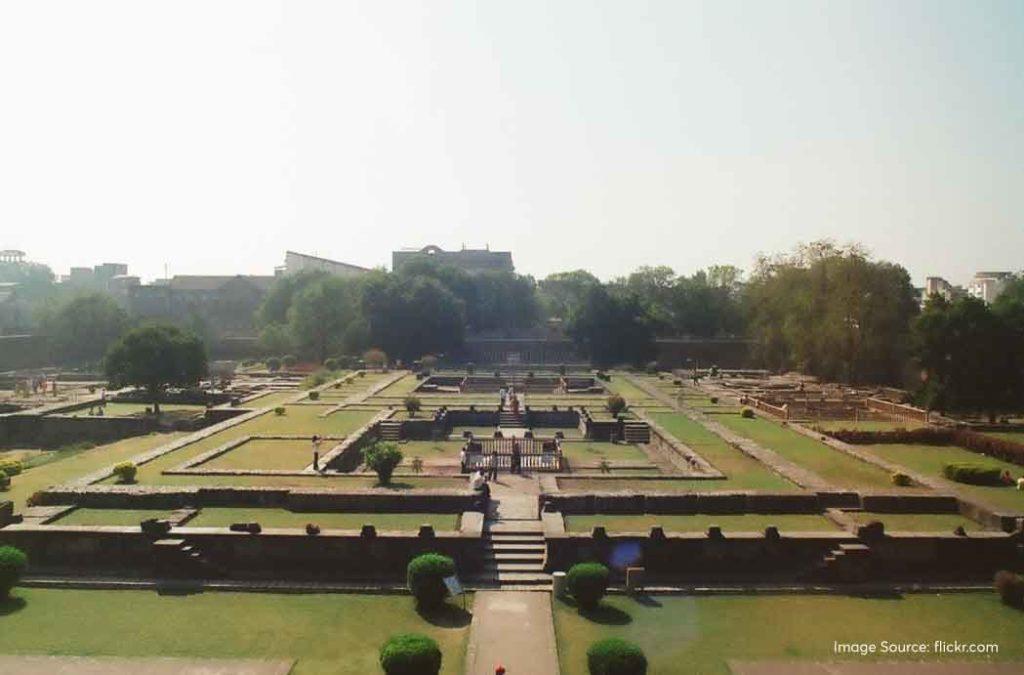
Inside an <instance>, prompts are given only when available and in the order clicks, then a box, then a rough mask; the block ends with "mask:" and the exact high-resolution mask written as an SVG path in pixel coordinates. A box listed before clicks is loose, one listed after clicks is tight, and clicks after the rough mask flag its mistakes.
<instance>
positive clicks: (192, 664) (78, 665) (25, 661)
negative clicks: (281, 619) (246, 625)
mask: <svg viewBox="0 0 1024 675" xmlns="http://www.w3.org/2000/svg"><path fill="white" fill-rule="evenodd" d="M292 665H293V662H292V661H290V660H277V661H260V660H257V659H171V658H117V657H86V656H0V673H17V674H18V675H288V673H289V672H291V669H292Z"/></svg>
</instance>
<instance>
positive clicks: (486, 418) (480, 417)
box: [448, 403, 498, 427]
mask: <svg viewBox="0 0 1024 675" xmlns="http://www.w3.org/2000/svg"><path fill="white" fill-rule="evenodd" d="M448 423H449V424H450V425H451V426H453V427H496V426H498V406H497V403H495V405H494V407H493V408H490V409H487V410H483V409H479V408H478V409H477V410H469V409H468V408H453V409H451V410H449V411H448Z"/></svg>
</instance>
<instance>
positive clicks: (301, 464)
mask: <svg viewBox="0 0 1024 675" xmlns="http://www.w3.org/2000/svg"><path fill="white" fill-rule="evenodd" d="M333 445H334V442H331V441H327V442H325V443H324V444H323V445H321V448H320V453H321V454H323V453H325V452H327V451H328V450H330V449H331V447H332V446H333ZM312 463H313V444H312V443H311V442H310V441H308V440H301V441H291V440H288V441H284V440H269V439H255V440H251V441H246V442H245V443H242V444H241V445H239V446H238V447H236V448H233V449H231V450H228V451H227V452H225V453H224V454H222V455H218V456H217V457H214V458H213V459H211V460H210V461H208V462H205V463H203V464H201V465H199V467H197V468H203V469H243V470H252V469H271V470H280V471H301V470H302V469H304V468H306V467H307V466H309V465H310V464H312Z"/></svg>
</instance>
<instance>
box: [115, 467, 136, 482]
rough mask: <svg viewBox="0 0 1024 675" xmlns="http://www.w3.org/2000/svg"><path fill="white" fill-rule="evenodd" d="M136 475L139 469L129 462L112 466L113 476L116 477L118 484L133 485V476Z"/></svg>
mask: <svg viewBox="0 0 1024 675" xmlns="http://www.w3.org/2000/svg"><path fill="white" fill-rule="evenodd" d="M138 473H139V467H137V466H135V465H134V464H133V463H131V462H121V463H120V464H117V465H116V466H114V475H115V476H117V480H118V482H121V483H134V482H135V476H136V475H137V474H138Z"/></svg>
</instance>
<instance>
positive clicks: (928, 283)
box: [919, 277, 967, 307]
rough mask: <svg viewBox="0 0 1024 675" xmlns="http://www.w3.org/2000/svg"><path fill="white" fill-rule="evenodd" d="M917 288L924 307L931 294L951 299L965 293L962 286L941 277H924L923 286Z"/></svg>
mask: <svg viewBox="0 0 1024 675" xmlns="http://www.w3.org/2000/svg"><path fill="white" fill-rule="evenodd" d="M919 290H920V300H921V307H924V306H925V304H926V303H927V302H928V300H929V299H930V298H931V297H932V296H933V295H937V296H939V297H940V298H945V299H946V300H950V301H952V300H955V299H956V298H960V297H963V296H964V295H965V294H966V293H967V291H965V290H964V289H963V287H962V286H954V285H953V284H951V283H949V282H948V281H946V280H945V279H943V278H942V277H926V278H925V280H924V288H922V289H919Z"/></svg>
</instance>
